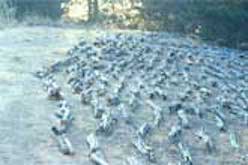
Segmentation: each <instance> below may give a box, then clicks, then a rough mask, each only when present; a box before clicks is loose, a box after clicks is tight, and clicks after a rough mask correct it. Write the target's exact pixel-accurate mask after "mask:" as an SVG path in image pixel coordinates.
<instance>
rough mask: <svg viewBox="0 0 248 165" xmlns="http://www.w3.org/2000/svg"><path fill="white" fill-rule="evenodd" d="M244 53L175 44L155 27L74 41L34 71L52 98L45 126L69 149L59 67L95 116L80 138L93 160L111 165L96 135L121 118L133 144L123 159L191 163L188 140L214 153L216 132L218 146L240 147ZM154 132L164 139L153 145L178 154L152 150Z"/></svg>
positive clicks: (247, 93)
mask: <svg viewBox="0 0 248 165" xmlns="http://www.w3.org/2000/svg"><path fill="white" fill-rule="evenodd" d="M247 57H248V55H247V54H246V53H245V52H243V53H242V52H238V51H235V50H229V49H225V48H223V49H219V48H214V47H210V46H207V45H203V46H197V45H193V44H192V43H191V42H190V41H182V42H180V43H178V40H173V39H168V38H167V34H162V33H141V34H125V33H117V34H109V35H106V36H103V37H99V38H97V39H96V40H95V41H93V42H86V41H81V42H80V43H79V44H78V45H76V46H75V47H74V48H72V49H71V50H69V51H68V53H67V57H66V59H65V60H63V61H59V62H57V63H56V64H54V65H52V66H50V67H48V68H46V69H43V70H42V71H39V72H37V74H36V75H37V76H38V77H39V78H41V80H42V83H43V85H44V89H45V91H46V92H47V95H48V98H49V99H53V100H59V105H58V110H57V111H56V112H55V116H56V119H57V122H56V123H57V124H55V125H54V126H53V127H52V132H53V133H54V135H55V136H56V138H57V141H58V144H59V148H60V151H61V152H62V153H63V154H67V155H72V154H74V153H75V151H74V149H73V146H72V144H71V142H70V140H69V139H68V137H67V133H68V130H69V129H70V126H71V125H72V124H73V120H74V116H73V114H72V112H71V106H70V105H69V103H68V101H67V100H66V94H65V93H63V90H62V88H61V87H60V86H59V85H58V83H57V82H56V75H57V74H60V73H64V74H66V78H65V81H64V82H66V83H67V85H68V86H69V87H70V89H71V91H72V93H73V94H75V95H77V96H78V99H80V102H81V103H82V105H87V106H90V107H91V109H92V114H93V115H92V117H94V118H95V119H96V121H97V128H96V130H94V131H93V132H92V133H91V134H89V135H88V136H87V137H86V138H85V141H86V143H87V144H88V148H89V159H90V160H91V161H92V162H93V163H95V164H97V165H108V164H113V163H111V162H108V161H107V158H106V157H105V154H104V151H103V149H102V148H101V146H100V143H99V138H98V137H99V136H103V137H104V136H111V135H112V134H113V132H114V131H115V130H116V129H117V128H118V126H119V123H124V125H125V127H124V128H125V129H127V131H126V132H127V133H126V135H125V136H127V137H130V138H127V139H131V140H130V141H129V142H128V143H130V145H131V146H132V147H133V149H134V150H135V151H136V154H135V155H133V156H132V157H127V159H126V160H125V162H126V164H127V165H143V164H159V165H160V164H161V165H162V164H170V162H171V161H172V162H173V161H176V162H177V164H187V165H191V164H197V165H199V164H204V161H201V162H200V160H199V159H198V158H197V156H196V155H197V154H196V152H198V151H199V150H198V151H196V148H194V147H192V146H194V145H195V144H191V142H192V143H193V142H197V146H198V149H199V148H200V149H201V150H202V156H204V154H206V153H207V154H213V155H214V154H215V153H217V152H218V150H220V149H219V148H218V144H217V141H218V138H220V136H219V135H220V134H225V135H227V136H228V137H229V144H224V145H230V146H231V147H232V148H233V149H234V150H239V153H240V155H243V154H245V153H244V152H243V148H242V146H241V145H240V140H239V139H240V138H239V133H240V132H239V129H247V127H248V58H247ZM82 115H83V114H82ZM237 128H238V129H237ZM162 130H163V131H164V133H163V134H162V133H161V132H162ZM157 132H158V133H161V135H159V136H162V138H163V136H164V141H167V142H166V144H168V145H167V147H165V146H164V147H163V146H162V145H163V144H162V143H161V144H160V147H162V148H164V149H165V150H170V148H173V147H174V148H175V150H176V154H177V155H179V156H177V157H173V158H175V159H178V160H169V159H168V160H164V159H162V158H160V157H161V156H160V157H159V156H157V155H159V154H157V153H158V152H159V151H160V150H159V151H156V150H157V147H154V146H153V141H152V135H153V134H155V133H157ZM110 145H111V144H110ZM171 150H173V149H171ZM172 155H173V154H172ZM198 155H199V154H198ZM244 161H247V160H244ZM205 162H207V160H205Z"/></svg>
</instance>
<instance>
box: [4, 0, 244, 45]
mask: <svg viewBox="0 0 248 165" xmlns="http://www.w3.org/2000/svg"><path fill="white" fill-rule="evenodd" d="M62 2H64V5H63V6H64V8H63V10H61V8H60V6H61V3H62ZM75 4H77V5H80V4H81V5H82V6H81V7H78V6H76V7H77V8H70V7H71V6H73V5H75ZM75 9H77V10H78V11H77V12H81V17H82V18H81V19H77V22H81V23H83V22H91V23H92V22H94V23H101V24H104V25H108V26H115V27H118V28H128V29H130V28H132V29H145V30H162V31H172V32H179V33H183V34H186V35H190V36H193V37H197V38H200V39H203V40H207V41H213V42H215V43H217V44H219V45H223V46H229V47H235V48H241V49H248V35H247V32H248V1H247V0H53V1H52V0H33V1H32V0H0V21H1V22H11V20H13V18H16V19H17V20H19V21H21V20H22V19H23V18H24V17H26V16H27V15H30V16H34V15H36V16H41V17H43V18H46V19H47V18H48V17H49V18H51V19H53V20H54V19H57V18H60V16H61V15H63V16H64V17H63V18H66V19H67V20H70V19H71V20H73V19H72V18H70V17H69V14H68V13H72V12H70V10H71V11H75ZM30 13H32V14H30ZM34 13H35V14H34ZM85 13H86V14H85ZM87 13H88V14H87ZM73 14H74V15H75V13H73ZM73 14H72V15H73ZM39 20H42V19H39V18H38V19H37V17H36V21H39ZM30 22H32V20H31V21H30Z"/></svg>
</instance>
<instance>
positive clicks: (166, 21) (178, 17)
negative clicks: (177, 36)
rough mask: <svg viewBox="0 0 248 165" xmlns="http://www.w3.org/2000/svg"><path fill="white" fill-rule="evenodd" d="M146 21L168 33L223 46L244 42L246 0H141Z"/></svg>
mask: <svg viewBox="0 0 248 165" xmlns="http://www.w3.org/2000/svg"><path fill="white" fill-rule="evenodd" d="M144 7H145V16H146V22H151V21H152V22H154V21H156V22H159V23H158V25H157V26H159V27H161V28H162V29H166V30H169V31H176V32H183V33H186V34H188V33H195V29H196V28H198V27H201V28H200V30H199V33H197V35H199V36H200V37H201V38H203V39H206V40H211V41H216V42H218V43H219V44H222V45H226V46H233V47H238V46H239V44H240V43H247V42H248V35H247V32H248V1H245V0H243V1H242V0H219V1H210V0H185V1H180V0H163V1H162V0H144Z"/></svg>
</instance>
